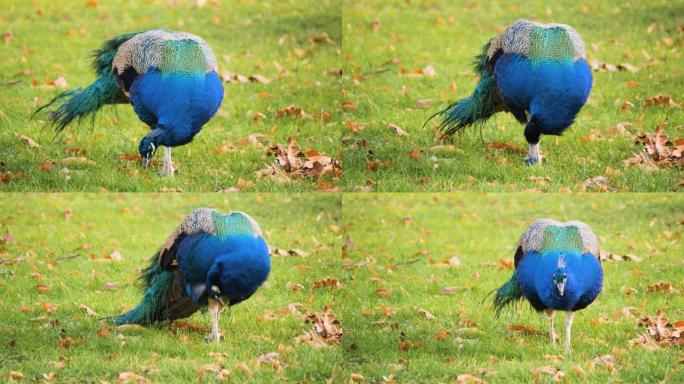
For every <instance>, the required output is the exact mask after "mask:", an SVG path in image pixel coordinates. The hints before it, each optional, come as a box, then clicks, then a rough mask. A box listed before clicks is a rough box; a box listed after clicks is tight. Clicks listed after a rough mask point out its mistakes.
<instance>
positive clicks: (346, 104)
mask: <svg viewBox="0 0 684 384" xmlns="http://www.w3.org/2000/svg"><path fill="white" fill-rule="evenodd" d="M358 107H359V106H358V105H356V104H354V103H352V102H351V101H343V102H342V109H344V110H345V111H353V110H356V109H357V108H358Z"/></svg>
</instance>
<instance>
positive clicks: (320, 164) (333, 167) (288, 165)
mask: <svg viewBox="0 0 684 384" xmlns="http://www.w3.org/2000/svg"><path fill="white" fill-rule="evenodd" d="M268 154H274V155H275V161H274V164H272V165H268V166H267V167H266V168H265V169H262V170H260V171H257V173H256V174H257V176H259V177H270V178H272V179H274V180H276V181H280V182H286V181H289V180H290V179H301V178H306V177H313V178H320V177H323V176H326V175H331V176H333V177H340V176H341V175H342V168H341V164H340V162H339V161H338V160H337V159H333V158H332V157H330V156H326V155H325V154H322V153H319V152H318V151H316V150H308V151H306V152H302V151H301V150H300V149H299V147H298V146H297V144H296V137H294V136H292V137H290V138H289V139H288V142H287V145H281V144H278V145H271V146H269V148H268V151H267V155H268Z"/></svg>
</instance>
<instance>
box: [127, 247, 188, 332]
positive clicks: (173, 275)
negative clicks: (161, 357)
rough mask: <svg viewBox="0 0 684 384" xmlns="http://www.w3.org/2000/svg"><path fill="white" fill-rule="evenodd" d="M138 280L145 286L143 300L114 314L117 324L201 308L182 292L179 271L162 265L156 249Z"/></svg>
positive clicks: (155, 319) (180, 314)
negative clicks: (123, 311) (118, 313)
mask: <svg viewBox="0 0 684 384" xmlns="http://www.w3.org/2000/svg"><path fill="white" fill-rule="evenodd" d="M140 281H141V285H142V286H143V287H144V288H145V294H144V296H143V299H142V301H141V302H140V304H138V305H137V306H136V307H135V308H133V309H132V310H130V311H128V312H126V313H125V314H123V315H121V316H119V317H117V318H116V319H115V323H116V324H117V325H121V324H141V325H149V324H152V323H155V322H158V321H164V320H175V319H180V318H184V317H188V316H190V315H192V314H193V313H195V312H197V310H199V309H200V306H199V305H197V304H195V303H193V302H192V300H190V298H188V297H187V296H185V295H184V294H183V292H182V287H181V285H180V278H179V275H178V271H177V270H165V269H162V266H161V264H160V263H159V252H157V253H156V254H155V255H154V256H153V257H152V258H151V259H150V265H149V266H148V267H147V268H145V269H144V270H143V272H142V275H141V276H140Z"/></svg>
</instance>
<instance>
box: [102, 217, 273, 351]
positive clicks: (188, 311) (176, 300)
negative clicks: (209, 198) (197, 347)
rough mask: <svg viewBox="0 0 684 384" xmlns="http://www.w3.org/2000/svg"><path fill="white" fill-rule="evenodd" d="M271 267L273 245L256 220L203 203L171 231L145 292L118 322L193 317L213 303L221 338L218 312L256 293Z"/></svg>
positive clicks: (215, 335)
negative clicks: (140, 299)
mask: <svg viewBox="0 0 684 384" xmlns="http://www.w3.org/2000/svg"><path fill="white" fill-rule="evenodd" d="M270 270H271V259H270V255H269V250H268V246H267V245H266V242H265V241H264V239H263V236H262V232H261V229H260V227H259V225H258V224H257V222H256V221H254V219H252V218H251V217H249V216H248V215H247V214H245V213H242V212H231V213H229V214H227V215H223V214H221V213H220V212H218V211H216V210H213V209H209V208H199V209H196V210H194V211H192V212H191V213H190V214H189V215H188V216H187V217H186V218H185V219H184V220H183V221H182V222H181V223H180V225H179V226H178V227H177V228H176V230H175V231H174V232H173V233H171V235H169V237H168V239H167V240H166V242H165V243H164V245H162V247H161V248H160V249H159V251H158V252H157V253H156V254H155V255H154V256H153V257H152V260H151V263H150V265H149V266H148V267H147V268H146V269H145V270H144V271H143V274H142V276H141V281H142V283H143V285H144V287H145V295H144V296H143V299H142V301H141V302H140V304H138V306H136V307H135V308H134V309H132V310H131V311H129V312H127V313H125V314H123V315H121V316H119V317H117V318H116V319H115V322H116V324H142V325H149V324H152V323H155V322H159V321H165V320H175V319H180V318H184V317H188V316H190V315H192V314H193V313H195V312H196V311H198V310H199V309H201V308H204V307H208V309H209V313H210V315H211V334H210V335H209V336H208V337H207V338H206V339H207V340H210V341H212V340H213V341H218V340H219V339H220V337H221V334H220V333H219V323H218V321H219V320H218V319H219V314H220V312H221V310H222V309H223V308H225V307H230V306H233V305H235V304H238V303H240V302H242V301H244V300H247V299H248V298H249V297H251V296H252V295H253V294H254V293H255V292H256V290H257V289H258V288H259V287H260V286H261V285H262V284H263V283H264V281H266V278H267V277H268V274H269V272H270Z"/></svg>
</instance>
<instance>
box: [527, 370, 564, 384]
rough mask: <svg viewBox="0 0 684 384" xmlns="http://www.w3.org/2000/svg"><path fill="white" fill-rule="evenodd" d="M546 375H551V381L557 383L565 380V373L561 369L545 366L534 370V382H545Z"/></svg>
mask: <svg viewBox="0 0 684 384" xmlns="http://www.w3.org/2000/svg"><path fill="white" fill-rule="evenodd" d="M544 374H546V375H550V376H551V380H553V382H555V383H558V382H561V381H563V380H564V378H565V373H564V372H563V371H561V370H560V368H556V367H549V366H544V367H538V368H535V369H534V380H535V381H537V382H539V381H543V380H542V375H544Z"/></svg>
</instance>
